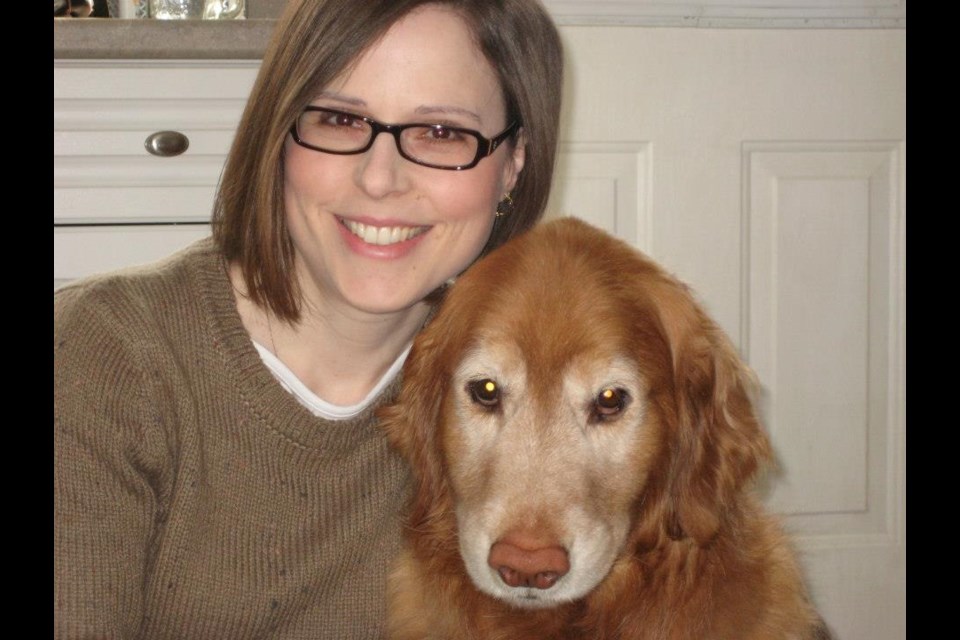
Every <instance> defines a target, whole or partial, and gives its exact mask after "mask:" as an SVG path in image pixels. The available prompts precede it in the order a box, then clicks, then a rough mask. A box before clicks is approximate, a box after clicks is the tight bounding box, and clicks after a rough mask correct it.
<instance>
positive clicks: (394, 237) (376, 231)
mask: <svg viewBox="0 0 960 640" xmlns="http://www.w3.org/2000/svg"><path fill="white" fill-rule="evenodd" d="M343 224H344V225H345V226H346V227H347V229H349V230H350V232H351V233H352V234H353V235H355V236H357V237H358V238H360V239H361V240H363V241H364V242H366V243H367V244H377V245H388V244H395V243H397V242H403V241H404V240H409V239H410V238H412V237H414V236H417V235H420V234H421V233H423V232H424V231H425V230H426V227H374V226H373V225H368V224H363V223H362V222H354V221H353V220H343Z"/></svg>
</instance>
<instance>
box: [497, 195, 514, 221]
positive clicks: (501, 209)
mask: <svg viewBox="0 0 960 640" xmlns="http://www.w3.org/2000/svg"><path fill="white" fill-rule="evenodd" d="M511 211H513V198H511V197H510V194H509V193H507V194H504V196H503V200H501V201H500V202H498V203H497V217H498V218H502V217H503V216H505V215H508V214H509V213H510V212H511Z"/></svg>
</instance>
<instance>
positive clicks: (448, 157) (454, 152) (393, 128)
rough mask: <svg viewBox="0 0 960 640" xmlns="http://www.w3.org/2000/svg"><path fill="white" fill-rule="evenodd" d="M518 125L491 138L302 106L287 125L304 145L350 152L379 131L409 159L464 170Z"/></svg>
mask: <svg viewBox="0 0 960 640" xmlns="http://www.w3.org/2000/svg"><path fill="white" fill-rule="evenodd" d="M516 129H517V123H516V122H515V123H513V124H511V125H510V126H509V127H507V128H506V129H504V130H503V131H502V132H501V133H498V134H497V135H496V136H494V137H493V138H484V137H483V135H481V134H480V133H479V132H478V131H474V130H473V129H462V128H460V127H449V126H447V125H443V124H422V123H412V124H381V123H379V122H377V121H376V120H373V119H371V118H367V117H365V116H358V115H357V114H355V113H348V112H346V111H337V110H336V109H325V108H323V107H306V108H305V109H304V110H303V113H301V114H300V117H298V118H297V121H296V122H294V123H293V126H291V127H290V134H291V135H292V136H293V139H294V141H295V142H296V143H297V144H299V145H300V146H302V147H306V148H307V149H313V150H314V151H322V152H324V153H335V154H340V155H351V154H356V153H363V152H364V151H366V150H367V149H369V148H370V147H372V146H373V141H374V140H375V139H376V138H377V136H378V135H380V134H381V133H389V134H390V135H392V136H393V139H394V140H395V141H396V143H397V151H399V152H400V155H401V156H402V157H404V158H406V159H407V160H409V161H410V162H415V163H417V164H419V165H423V166H425V167H432V168H434V169H448V170H451V171H462V170H464V169H471V168H473V167H475V166H477V163H478V162H480V161H481V160H483V159H484V158H486V157H487V156H489V155H490V154H492V153H493V152H494V151H496V149H497V147H499V146H500V145H501V144H502V143H503V141H504V140H506V139H507V138H508V137H510V135H511V134H513V132H514V131H516Z"/></svg>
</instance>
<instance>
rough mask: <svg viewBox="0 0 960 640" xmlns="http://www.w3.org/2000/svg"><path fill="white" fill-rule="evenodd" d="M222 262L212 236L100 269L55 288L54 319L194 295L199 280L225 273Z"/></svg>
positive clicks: (148, 304)
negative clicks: (154, 257) (153, 257)
mask: <svg viewBox="0 0 960 640" xmlns="http://www.w3.org/2000/svg"><path fill="white" fill-rule="evenodd" d="M223 274H224V271H223V267H222V262H221V260H220V256H219V253H218V252H217V250H216V248H215V246H214V244H213V241H212V239H211V238H204V239H202V240H198V241H196V242H194V243H193V244H191V245H189V246H187V247H185V248H183V249H181V250H179V251H177V252H176V253H173V254H171V255H169V256H167V257H165V258H163V259H161V260H158V261H156V262H151V263H148V264H142V265H137V266H131V267H126V268H123V269H118V270H116V271H109V272H105V273H98V274H94V275H90V276H87V277H84V278H80V279H78V280H73V281H70V282H68V283H66V284H64V285H62V286H60V287H58V288H56V289H54V292H53V308H54V323H55V325H56V323H57V322H58V321H59V320H62V319H63V318H65V317H69V316H70V315H72V314H74V313H77V312H83V313H85V314H86V313H89V312H92V311H94V310H95V309H97V308H103V309H109V308H111V307H119V308H124V309H127V310H131V306H133V307H137V306H142V307H145V308H150V307H152V306H155V305H156V304H164V303H165V302H169V301H170V299H171V298H176V297H178V296H183V295H190V290H191V289H195V288H196V286H197V285H198V284H199V282H198V281H203V280H205V279H210V278H213V279H217V278H218V277H221V278H222V277H224V275H223Z"/></svg>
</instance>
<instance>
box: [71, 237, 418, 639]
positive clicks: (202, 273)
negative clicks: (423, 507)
mask: <svg viewBox="0 0 960 640" xmlns="http://www.w3.org/2000/svg"><path fill="white" fill-rule="evenodd" d="M53 340H54V635H55V636H56V637H63V638H66V637H70V638H74V637H76V638H80V637H83V638H90V637H109V638H133V637H136V638H180V639H191V638H199V639H205V638H224V639H235V638H236V639H239V638H264V637H271V638H311V639H320V638H331V639H337V640H344V639H347V640H349V639H353V638H358V639H362V638H379V637H380V635H381V629H382V624H383V617H384V593H385V586H386V573H387V570H388V568H389V564H390V562H391V560H392V558H393V556H394V554H395V553H396V551H397V549H398V548H399V544H400V519H399V516H398V513H399V511H400V509H401V508H402V506H403V503H404V501H405V499H406V495H407V488H408V475H407V470H406V467H405V465H404V463H403V462H402V461H401V459H400V458H399V457H398V456H397V455H396V454H395V453H393V452H392V451H391V450H390V449H389V448H388V446H387V443H386V440H385V438H384V436H383V434H382V433H381V432H380V431H379V430H378V429H377V426H376V422H375V419H374V416H373V413H374V411H375V410H376V408H377V407H378V406H380V405H382V404H383V403H384V402H385V401H387V400H389V399H390V398H392V397H393V396H394V394H395V393H396V390H397V388H398V385H397V384H396V382H395V383H394V384H391V385H390V386H389V388H388V389H387V390H385V392H384V393H383V394H382V396H381V398H380V399H379V400H378V401H377V402H375V403H374V406H372V407H370V408H368V409H367V410H366V411H364V412H363V413H362V414H360V415H359V416H357V417H356V418H354V419H350V420H346V421H339V422H328V421H324V420H322V419H319V418H316V417H314V416H312V415H311V414H310V413H309V412H308V411H307V410H306V409H304V408H303V407H302V406H301V405H300V404H299V403H298V402H297V401H296V400H295V399H294V398H293V397H292V396H290V395H289V394H288V393H287V392H285V391H284V390H283V389H282V388H281V387H280V385H279V384H278V383H277V382H276V380H275V379H274V378H273V376H272V375H271V374H270V372H269V371H268V370H267V368H266V367H265V366H264V365H263V363H262V361H261V360H260V357H259V355H258V354H257V352H256V350H255V349H254V347H253V344H252V343H251V342H250V337H249V335H248V334H247V332H246V330H245V329H244V328H243V325H242V324H241V321H240V317H239V315H238V314H237V311H236V305H235V302H234V298H233V293H232V290H231V285H230V281H229V279H228V277H227V274H226V270H225V267H224V265H223V263H222V261H221V260H220V258H219V256H218V255H217V253H216V252H215V250H214V248H213V246H212V243H211V242H210V241H209V240H205V241H201V242H200V243H197V244H195V245H193V246H192V247H190V248H188V249H187V250H185V251H183V252H181V253H179V254H177V255H175V256H173V257H171V258H170V259H168V260H166V261H164V262H163V263H161V264H159V265H153V266H151V267H150V268H143V269H135V270H127V271H124V272H120V273H117V274H111V275H106V276H100V277H96V278H92V279H88V280H85V281H82V282H78V283H76V284H71V285H68V286H67V287H65V288H62V289H60V290H58V291H57V292H56V293H55V295H54V339H53Z"/></svg>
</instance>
